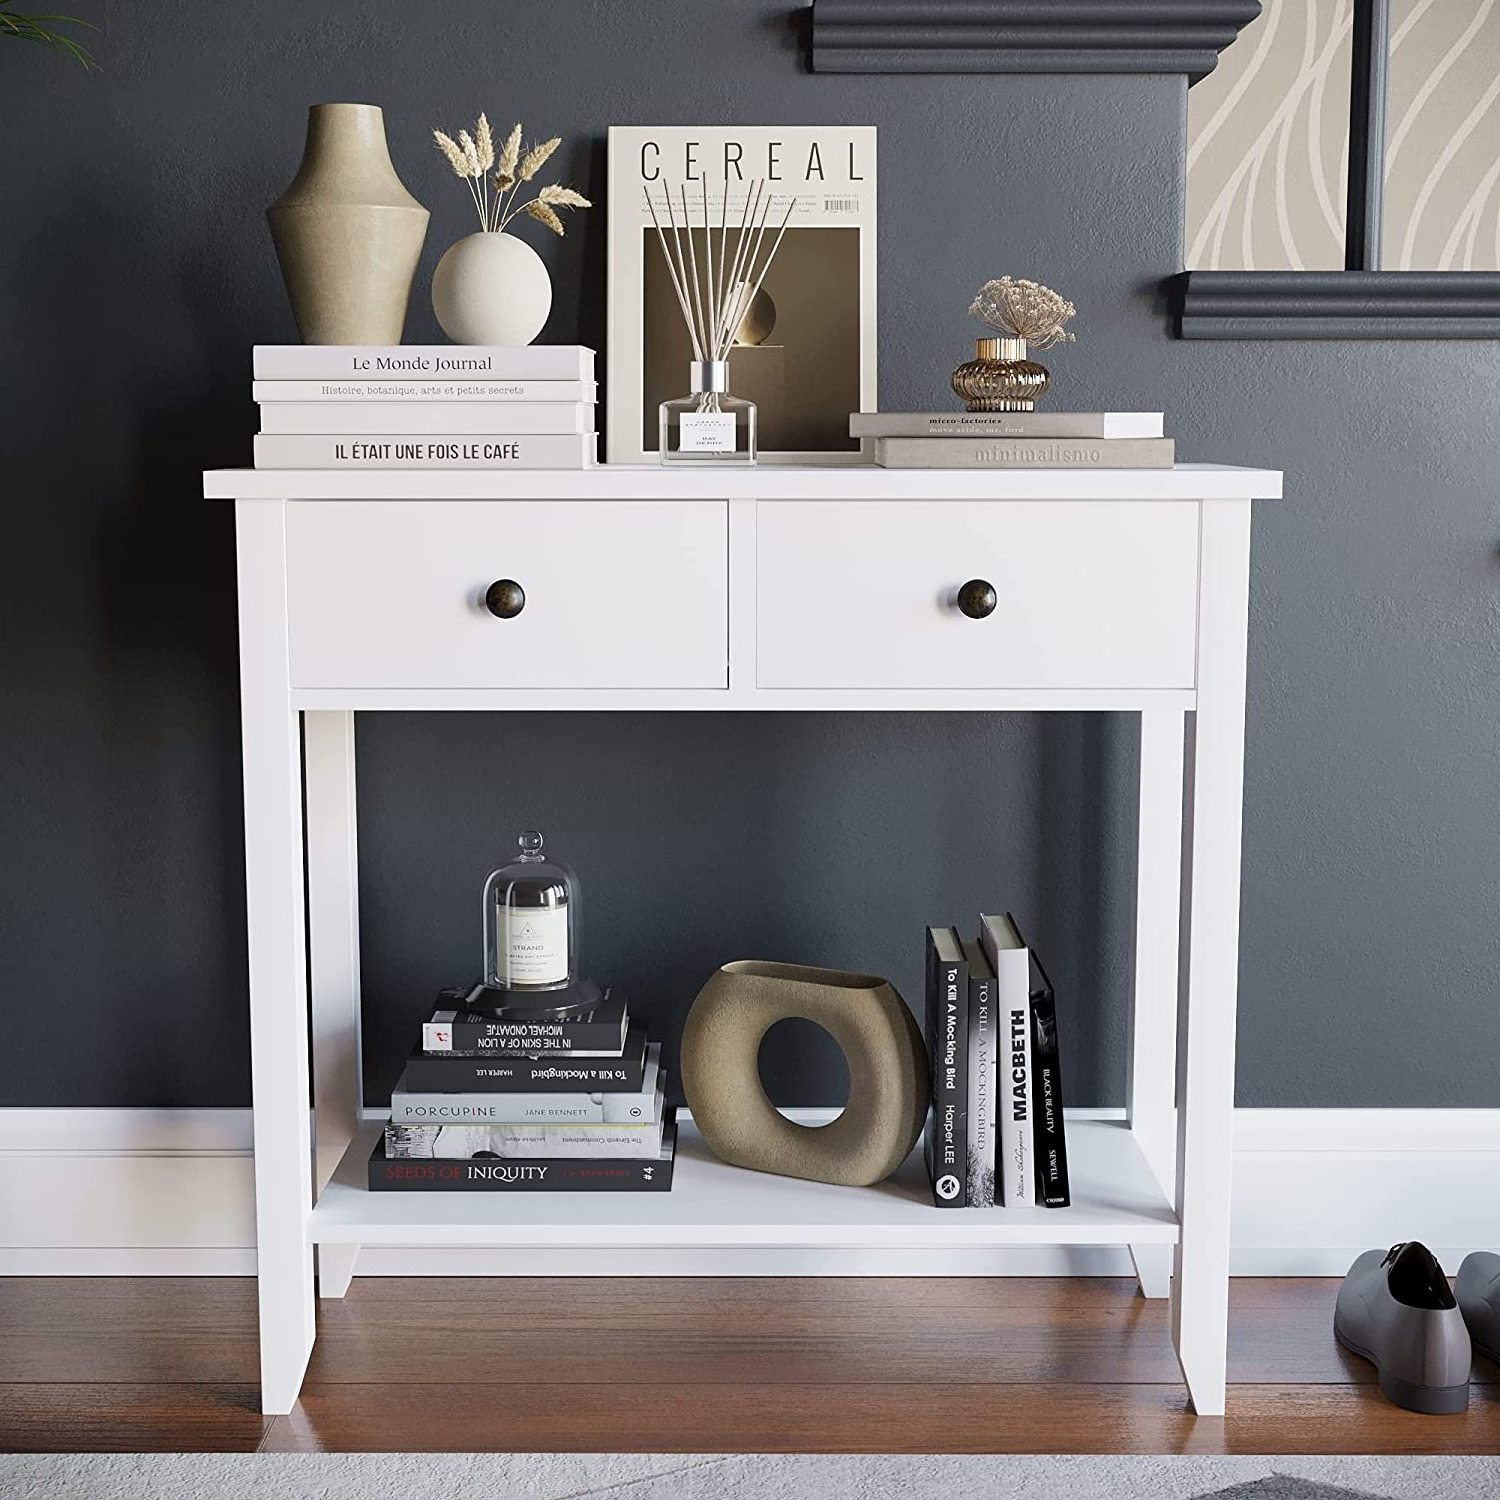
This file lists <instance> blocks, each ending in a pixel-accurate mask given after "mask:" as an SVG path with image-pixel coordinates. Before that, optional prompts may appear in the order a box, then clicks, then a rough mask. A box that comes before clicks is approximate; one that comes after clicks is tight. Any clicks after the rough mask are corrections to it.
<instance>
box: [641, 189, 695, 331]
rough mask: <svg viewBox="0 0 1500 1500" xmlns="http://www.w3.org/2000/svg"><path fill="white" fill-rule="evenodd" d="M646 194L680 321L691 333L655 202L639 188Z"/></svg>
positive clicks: (685, 307)
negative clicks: (679, 312)
mask: <svg viewBox="0 0 1500 1500" xmlns="http://www.w3.org/2000/svg"><path fill="white" fill-rule="evenodd" d="M641 191H642V192H643V193H645V195H646V207H647V208H649V209H650V210H651V223H652V225H653V226H654V227H655V229H656V237H657V239H658V240H660V241H661V255H662V259H663V260H664V261H666V263H667V275H668V276H670V277H671V278H672V290H673V291H674V292H675V293H676V294H677V305H678V307H680V308H681V309H682V321H683V322H684V323H686V324H687V325H688V331H689V332H690V333H691V331H692V326H693V318H692V314H691V313H689V312H688V305H687V297H686V296H685V295H684V293H683V289H682V282H681V281H680V280H679V279H678V275H677V267H676V266H675V265H674V264H673V261H672V252H671V251H670V250H668V249H667V237H666V235H665V234H663V233H662V227H661V220H660V219H658V218H657V217H656V204H655V203H653V202H652V201H651V192H650V189H649V188H645V187H643V188H642V189H641Z"/></svg>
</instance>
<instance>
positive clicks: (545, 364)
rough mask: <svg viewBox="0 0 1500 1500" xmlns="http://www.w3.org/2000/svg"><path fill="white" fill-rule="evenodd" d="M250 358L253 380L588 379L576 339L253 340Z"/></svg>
mask: <svg viewBox="0 0 1500 1500" xmlns="http://www.w3.org/2000/svg"><path fill="white" fill-rule="evenodd" d="M253 360H254V373H255V378H256V379H257V380H368V381H382V380H391V379H399V378H401V377H403V376H404V377H408V378H410V379H422V380H435V379H438V378H441V377H453V378H455V379H462V380H471V381H483V380H586V381H592V380H593V378H594V351H593V350H592V349H586V348H584V347H583V345H581V344H518V345H515V346H510V345H506V344H256V345H255V349H254V355H253ZM256 399H257V400H259V399H260V398H259V397H257V398H256Z"/></svg>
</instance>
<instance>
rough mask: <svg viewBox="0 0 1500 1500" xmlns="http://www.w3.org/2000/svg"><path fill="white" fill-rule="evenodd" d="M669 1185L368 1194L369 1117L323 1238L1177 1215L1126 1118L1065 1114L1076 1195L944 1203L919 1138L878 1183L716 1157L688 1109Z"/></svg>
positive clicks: (1045, 1231) (581, 1240)
mask: <svg viewBox="0 0 1500 1500" xmlns="http://www.w3.org/2000/svg"><path fill="white" fill-rule="evenodd" d="M678 1128H679V1135H678V1142H677V1161H676V1166H675V1173H674V1176H673V1181H672V1189H671V1191H670V1192H666V1193H649V1192H628V1193H517V1194H511V1195H494V1194H488V1193H437V1192H432V1193H400V1192H381V1193H372V1192H371V1191H370V1190H369V1189H368V1188H367V1187H366V1186H365V1182H366V1171H365V1164H366V1162H367V1161H368V1160H369V1156H370V1151H371V1148H372V1147H373V1146H374V1144H375V1140H376V1138H377V1136H378V1135H379V1134H380V1126H379V1125H377V1124H365V1125H363V1126H361V1128H360V1129H359V1131H358V1132H357V1133H356V1135H355V1137H354V1140H353V1141H352V1142H351V1144H350V1146H349V1149H348V1151H347V1152H346V1153H345V1154H344V1158H343V1160H342V1162H341V1163H340V1164H339V1167H338V1170H337V1171H336V1172H335V1173H334V1175H333V1178H332V1180H331V1181H330V1182H329V1183H328V1185H327V1186H326V1187H325V1188H324V1189H323V1191H322V1193H321V1194H320V1195H319V1198H318V1203H317V1206H316V1207H315V1208H314V1209H313V1211H312V1215H311V1217H310V1219H309V1221H308V1233H309V1237H310V1238H311V1240H312V1242H313V1243H314V1244H319V1245H350V1244H352V1245H509V1246H516V1247H522V1246H524V1247H529V1248H532V1249H535V1248H537V1247H542V1246H545V1247H549V1248H560V1247H564V1246H567V1247H577V1248H580V1249H587V1250H610V1249H628V1248H636V1247H640V1246H657V1247H662V1248H673V1249H677V1248H684V1249H686V1248H700V1247H702V1248H709V1247H719V1248H765V1247H784V1248H788V1249H795V1248H804V1247H814V1246H816V1247H848V1248H850V1249H872V1250H883V1249H895V1248H907V1249H943V1248H953V1247H958V1246H986V1245H996V1246H999V1245H1129V1244H1137V1245H1140V1244H1152V1245H1172V1244H1175V1243H1176V1241H1177V1216H1176V1214H1175V1213H1174V1212H1173V1210H1172V1205H1171V1202H1170V1201H1169V1200H1168V1198H1167V1194H1166V1192H1165V1190H1164V1189H1163V1188H1162V1186H1161V1185H1160V1184H1159V1183H1158V1182H1157V1180H1156V1178H1155V1176H1154V1175H1153V1174H1152V1171H1151V1168H1150V1166H1149V1165H1148V1164H1147V1162H1146V1158H1145V1156H1144V1155H1143V1154H1142V1152H1141V1150H1140V1147H1139V1146H1138V1145H1137V1143H1136V1140H1135V1138H1134V1136H1132V1135H1131V1133H1130V1128H1129V1126H1128V1125H1125V1124H1124V1123H1116V1122H1113V1121H1105V1120H1089V1119H1070V1120H1069V1121H1068V1169H1069V1173H1070V1176H1071V1179H1072V1200H1073V1201H1072V1205H1071V1207H1069V1208H1060V1209H1048V1208H1024V1209H1003V1208H1002V1209H994V1210H988V1211H985V1212H979V1211H975V1212H973V1213H964V1212H949V1211H946V1210H945V1211H943V1212H938V1211H937V1210H935V1209H934V1208H933V1206H932V1189H931V1186H930V1185H929V1183H928V1181H927V1175H926V1172H925V1171H924V1169H923V1167H922V1160H921V1147H920V1146H918V1148H917V1149H916V1151H914V1152H913V1153H912V1156H911V1157H910V1159H909V1160H908V1161H907V1162H906V1164H905V1165H904V1166H903V1167H902V1168H901V1169H900V1171H899V1172H897V1174H896V1175H895V1176H894V1177H892V1178H890V1179H889V1180H888V1181H886V1182H883V1183H881V1184H880V1185H879V1186H878V1187H873V1188H844V1187H831V1186H829V1185H828V1184H827V1183H821V1182H802V1181H799V1180H798V1179H796V1178H792V1177H772V1176H769V1175H767V1174H766V1173H764V1172H748V1171H745V1170H744V1169H743V1168H740V1167H731V1166H728V1165H726V1164H725V1163H724V1162H722V1161H719V1160H718V1158H717V1157H715V1156H714V1155H713V1154H712V1153H711V1152H710V1151H709V1150H708V1149H707V1147H705V1146H704V1145H703V1143H702V1141H701V1140H700V1139H699V1137H698V1133H697V1131H696V1130H695V1129H694V1128H693V1125H692V1122H691V1119H690V1118H689V1117H688V1116H687V1115H686V1113H685V1112H684V1114H683V1118H682V1121H681V1124H680V1125H679V1127H678Z"/></svg>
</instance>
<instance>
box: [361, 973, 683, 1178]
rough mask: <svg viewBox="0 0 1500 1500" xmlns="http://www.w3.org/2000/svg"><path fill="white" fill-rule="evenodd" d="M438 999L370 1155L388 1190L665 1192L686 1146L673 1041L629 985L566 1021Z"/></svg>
mask: <svg viewBox="0 0 1500 1500" xmlns="http://www.w3.org/2000/svg"><path fill="white" fill-rule="evenodd" d="M463 998H464V996H463V992H454V991H448V992H445V993H444V994H443V995H442V996H440V997H439V1000H438V1005H437V1007H436V1009H434V1011H433V1013H432V1016H431V1019H429V1020H428V1021H427V1022H426V1023H425V1024H424V1025H423V1027H422V1040H421V1043H420V1045H419V1046H418V1047H416V1048H415V1049H414V1050H413V1052H412V1055H411V1057H410V1058H409V1059H408V1061H407V1064H406V1070H405V1071H404V1072H403V1073H402V1075H401V1080H400V1082H399V1083H398V1084H397V1085H396V1088H395V1090H394V1091H393V1093H392V1095H391V1118H390V1121H389V1123H388V1124H387V1125H386V1127H385V1130H384V1132H383V1133H382V1135H381V1137H380V1139H379V1140H378V1141H377V1142H376V1145H375V1150H374V1152H373V1153H372V1154H371V1156H370V1181H369V1185H370V1187H371V1188H372V1189H374V1190H376V1191H378V1192H389V1191H397V1192H443V1191H454V1192H667V1191H669V1190H670V1188H671V1186H672V1167H673V1162H674V1159H675V1156H676V1149H677V1122H676V1118H675V1112H674V1111H673V1110H671V1109H669V1108H667V1107H666V1104H665V1097H666V1096H665V1077H664V1074H663V1070H662V1067H661V1046H660V1044H659V1043H656V1042H650V1041H648V1040H647V1037H646V1028H645V1027H644V1026H643V1025H641V1024H640V1023H639V1022H634V1021H632V1020H631V1018H630V1009H629V1005H628V1004H627V1002H626V999H625V996H624V995H623V994H621V993H620V992H619V991H618V990H609V991H606V992H605V996H604V999H603V1000H602V1001H601V1002H600V1004H599V1005H598V1006H597V1007H596V1008H595V1009H594V1010H592V1011H589V1012H587V1013H585V1014H583V1015H579V1016H571V1017H568V1018H566V1019H561V1020H507V1019H498V1018H496V1017H494V1016H491V1015H480V1014H477V1013H471V1012H469V1011H467V1010H465V1009H464V1007H463Z"/></svg>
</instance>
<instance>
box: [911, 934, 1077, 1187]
mask: <svg viewBox="0 0 1500 1500" xmlns="http://www.w3.org/2000/svg"><path fill="white" fill-rule="evenodd" d="M927 1044H928V1056H929V1061H930V1063H931V1072H932V1114H931V1115H930V1116H929V1118H928V1126H927V1141H926V1158H927V1170H928V1174H929V1176H930V1178H931V1180H932V1201H933V1202H934V1203H935V1204H936V1205H937V1206H938V1207H939V1208H996V1207H1001V1206H1003V1207H1006V1208H1067V1207H1068V1206H1069V1203H1070V1201H1071V1199H1070V1192H1069V1186H1068V1144H1067V1131H1066V1127H1065V1126H1064V1123H1063V1089H1062V1057H1061V1052H1060V1048H1059V1045H1058V1037H1057V1001H1056V998H1055V996H1054V994H1053V990H1052V985H1051V982H1050V981H1049V980H1048V978H1047V975H1046V972H1045V970H1043V968H1042V966H1041V963H1040V962H1039V961H1038V959H1037V957H1036V954H1035V953H1033V952H1032V951H1031V950H1030V949H1029V948H1028V947H1027V945H1026V940H1025V939H1024V938H1023V937H1022V936H1021V931H1020V928H1019V927H1017V925H1016V921H1015V918H1014V917H1012V916H1011V915H1010V913H1009V912H1006V913H1005V914H1004V915H1003V916H981V917H980V919H979V931H978V935H977V937H976V938H975V939H974V940H972V941H971V940H967V939H965V938H963V937H961V936H960V934H959V931H958V929H957V928H956V927H929V928H928V929H927Z"/></svg>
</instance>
